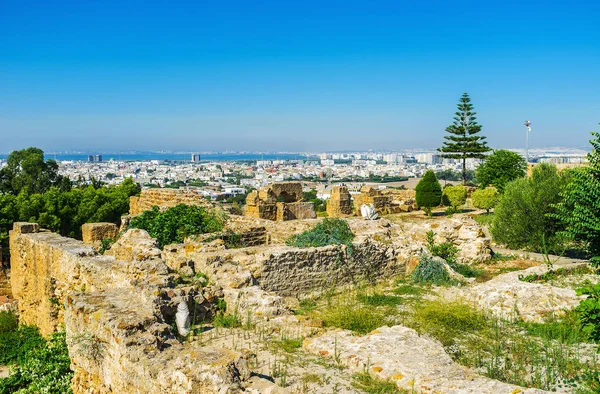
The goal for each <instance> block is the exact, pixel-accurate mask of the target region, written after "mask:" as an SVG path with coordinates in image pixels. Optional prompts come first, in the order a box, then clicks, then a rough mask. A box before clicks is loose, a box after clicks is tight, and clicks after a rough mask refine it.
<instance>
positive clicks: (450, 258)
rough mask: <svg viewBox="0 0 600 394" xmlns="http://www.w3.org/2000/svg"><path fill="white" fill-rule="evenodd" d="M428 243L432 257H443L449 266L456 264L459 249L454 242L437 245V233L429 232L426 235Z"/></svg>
mask: <svg viewBox="0 0 600 394" xmlns="http://www.w3.org/2000/svg"><path fill="white" fill-rule="evenodd" d="M425 237H426V241H427V250H429V253H431V255H432V256H435V257H441V258H443V259H444V260H446V262H447V263H448V264H449V265H452V264H455V263H456V255H457V254H458V248H457V247H456V246H454V244H453V243H452V242H442V243H440V244H436V243H435V232H433V231H432V230H429V231H428V232H427V234H425Z"/></svg>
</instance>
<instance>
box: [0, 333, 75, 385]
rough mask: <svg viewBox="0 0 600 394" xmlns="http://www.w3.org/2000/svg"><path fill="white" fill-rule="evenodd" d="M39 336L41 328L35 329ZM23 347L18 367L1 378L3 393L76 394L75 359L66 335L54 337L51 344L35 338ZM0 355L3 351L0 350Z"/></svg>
mask: <svg viewBox="0 0 600 394" xmlns="http://www.w3.org/2000/svg"><path fill="white" fill-rule="evenodd" d="M33 330H34V331H35V332H36V333H37V329H33ZM30 334H32V335H31V336H30V337H29V338H28V340H27V341H26V342H24V343H22V344H21V346H22V347H24V348H26V350H21V353H22V354H21V355H20V356H19V358H18V364H16V365H15V367H14V369H13V371H12V373H11V374H10V376H8V377H7V378H4V379H0V392H2V393H66V394H67V393H72V389H71V378H72V377H73V372H72V371H71V369H70V366H71V359H70V358H69V351H68V348H67V344H66V341H65V333H64V332H59V333H56V334H52V335H51V336H50V338H49V339H48V341H44V339H43V338H42V337H41V336H39V334H37V335H34V334H33V331H32V332H30ZM0 354H3V352H1V351H0Z"/></svg>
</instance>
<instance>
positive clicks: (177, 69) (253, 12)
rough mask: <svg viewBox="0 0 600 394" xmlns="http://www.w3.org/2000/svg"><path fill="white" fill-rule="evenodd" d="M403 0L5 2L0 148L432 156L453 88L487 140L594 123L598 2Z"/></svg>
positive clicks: (546, 137) (581, 138) (581, 135)
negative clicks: (469, 105) (466, 97)
mask: <svg viewBox="0 0 600 394" xmlns="http://www.w3.org/2000/svg"><path fill="white" fill-rule="evenodd" d="M403 3H404V2H391V1H390V2H386V1H383V2H377V3H376V4H375V3H374V4H366V3H364V2H355V1H344V2H335V1H334V2H329V3H327V4H323V3H322V2H313V1H307V2H302V3H293V4H285V3H281V2H275V1H265V2H261V3H246V2H236V1H230V2H226V3H219V4H201V3H184V4H182V5H181V4H180V5H178V6H177V7H175V6H173V5H169V4H167V3H163V2H158V1H151V2H141V1H131V2H126V3H124V2H115V1H105V2H101V3H93V2H61V3H56V2H46V1H27V2H4V3H3V4H2V5H0V86H2V88H1V89H0V151H3V152H10V151H12V150H15V149H22V148H25V147H28V146H37V147H40V148H42V149H44V150H45V151H65V150H69V151H74V150H87V151H111V150H112V151H118V150H139V151H144V150H145V151H159V150H170V151H181V150H183V149H187V150H189V151H225V150H231V151H241V150H246V151H280V152H281V151H297V152H325V151H342V150H344V151H348V150H351V151H366V150H369V149H372V150H380V149H388V150H401V149H415V148H421V149H434V148H437V147H439V146H441V144H442V141H443V136H444V135H445V132H444V130H445V128H446V127H447V126H448V125H449V124H450V123H451V122H452V117H453V115H454V112H455V110H456V104H457V102H458V99H459V98H460V96H461V95H462V93H463V92H468V93H469V94H470V96H471V98H472V102H473V104H474V106H475V110H476V111H477V113H478V120H479V123H480V124H481V125H482V126H483V130H482V133H483V135H485V136H487V137H488V143H489V145H490V147H492V148H509V149H518V148H521V149H522V148H524V145H525V127H524V126H523V121H525V120H531V122H532V132H531V134H530V139H529V147H530V148H531V149H533V148H541V147H555V146H564V147H574V148H581V149H585V148H586V147H587V146H588V145H589V144H588V140H589V139H590V138H591V137H590V135H589V131H600V126H598V122H600V74H599V73H598V71H597V70H599V69H600V45H598V42H600V29H599V28H598V27H597V21H598V20H600V4H598V3H594V4H591V3H590V2H578V1H575V2H569V3H564V2H559V1H549V2H544V3H538V2H521V1H506V2H502V3H498V4H487V3H486V2H475V1H466V2H465V1H463V2H460V3H458V2H457V3H454V2H447V1H441V0H439V1H432V2H428V3H427V4H425V3H418V2H411V3H409V4H403ZM459 4H460V6H457V5H459Z"/></svg>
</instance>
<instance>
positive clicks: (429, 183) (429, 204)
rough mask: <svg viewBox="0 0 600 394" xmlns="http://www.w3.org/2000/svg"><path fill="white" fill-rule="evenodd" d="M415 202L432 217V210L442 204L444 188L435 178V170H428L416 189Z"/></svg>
mask: <svg viewBox="0 0 600 394" xmlns="http://www.w3.org/2000/svg"><path fill="white" fill-rule="evenodd" d="M415 192H416V195H415V200H416V201H417V205H418V206H419V207H420V208H422V209H423V211H425V213H426V214H427V215H428V216H431V208H433V207H437V206H438V205H440V203H441V202H442V186H441V185H440V182H438V180H437V178H436V177H435V173H434V172H433V170H428V171H427V172H426V173H425V175H424V176H423V179H421V180H420V181H419V183H418V184H417V187H415Z"/></svg>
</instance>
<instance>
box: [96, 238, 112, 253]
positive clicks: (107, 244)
mask: <svg viewBox="0 0 600 394" xmlns="http://www.w3.org/2000/svg"><path fill="white" fill-rule="evenodd" d="M114 243H115V240H114V239H112V238H104V239H103V240H102V243H101V245H100V250H98V253H100V254H104V253H105V252H106V251H107V250H109V249H110V247H111V246H112V245H113V244H114Z"/></svg>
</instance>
